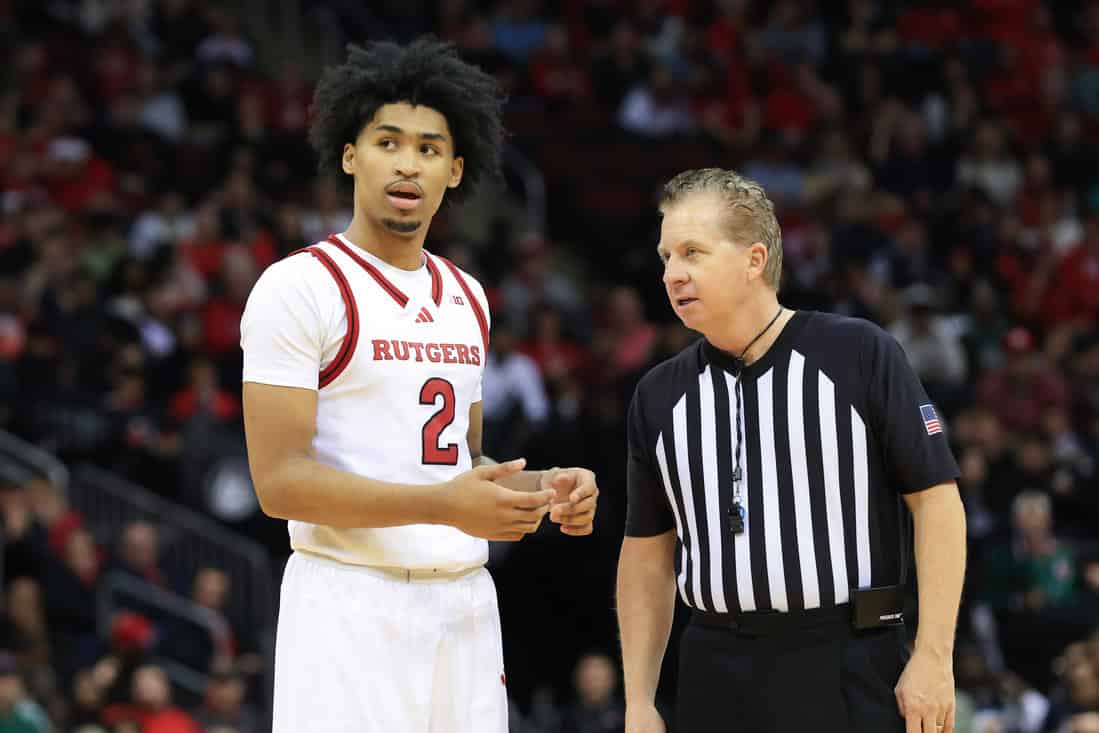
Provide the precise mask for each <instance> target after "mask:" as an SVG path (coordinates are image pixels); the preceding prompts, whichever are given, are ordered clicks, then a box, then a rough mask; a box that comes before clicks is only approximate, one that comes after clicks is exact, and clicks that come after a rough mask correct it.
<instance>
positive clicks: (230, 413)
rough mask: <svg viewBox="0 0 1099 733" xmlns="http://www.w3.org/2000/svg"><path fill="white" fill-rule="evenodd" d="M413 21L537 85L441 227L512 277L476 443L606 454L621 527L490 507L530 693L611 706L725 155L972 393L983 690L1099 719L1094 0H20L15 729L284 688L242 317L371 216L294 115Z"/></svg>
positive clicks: (973, 655)
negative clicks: (639, 392) (687, 222)
mask: <svg viewBox="0 0 1099 733" xmlns="http://www.w3.org/2000/svg"><path fill="white" fill-rule="evenodd" d="M423 32H433V33H435V34H437V35H439V36H441V37H442V38H445V39H449V40H452V41H454V42H455V43H456V44H457V45H458V46H459V47H460V49H461V52H462V54H463V55H464V56H465V57H466V58H468V59H470V60H472V61H475V62H477V63H478V64H481V65H482V66H483V67H484V68H486V69H488V70H489V71H491V72H492V73H493V74H495V75H496V76H497V77H498V78H499V79H500V81H501V82H502V84H503V85H504V87H505V88H506V90H507V92H508V94H509V98H510V101H509V103H508V105H507V124H508V128H509V130H510V133H511V138H510V140H509V142H508V147H507V152H506V156H505V157H506V180H505V181H503V182H501V183H500V185H498V186H496V187H494V188H489V189H486V190H485V191H483V192H482V194H481V195H480V196H479V197H478V198H477V199H476V200H474V201H472V202H471V203H469V204H468V205H465V206H463V207H462V208H445V209H444V211H443V212H442V214H441V215H440V216H439V217H438V218H437V220H436V221H435V223H434V225H433V227H432V229H431V234H430V236H429V241H428V247H429V248H431V249H433V250H434V251H438V252H440V253H443V254H446V255H447V256H449V257H451V258H453V259H454V260H455V261H457V262H458V263H460V264H461V265H462V266H463V267H465V268H466V269H468V270H470V271H471V272H474V273H476V275H477V276H478V277H479V278H481V280H482V282H483V283H484V284H485V285H486V288H487V290H488V292H489V294H490V298H491V300H492V306H493V311H494V316H495V327H494V333H493V360H492V363H491V366H490V370H489V371H490V373H489V374H488V375H487V378H486V385H485V421H486V449H487V452H488V453H490V454H491V455H494V456H496V457H500V458H503V457H511V456H517V455H525V456H526V457H527V458H528V459H529V461H530V463H531V464H533V465H535V466H542V465H561V464H565V465H568V464H577V465H585V466H590V467H592V468H593V469H595V470H596V471H597V473H598V476H599V483H600V485H601V487H602V496H601V505H600V511H599V515H598V517H597V523H596V532H595V534H594V535H593V536H591V537H588V538H583V539H573V538H568V537H564V536H562V535H560V534H559V533H558V532H557V531H556V529H555V528H554V527H553V526H551V525H547V526H546V527H544V528H543V530H542V531H540V532H539V533H537V534H536V535H534V536H531V537H529V538H527V539H526V540H524V541H523V542H521V543H519V544H516V545H499V546H494V547H493V553H492V562H491V564H492V568H493V571H494V574H495V577H496V581H497V584H498V587H499V594H500V602H501V612H502V616H503V624H504V631H505V648H506V662H507V674H508V686H509V691H510V692H511V695H512V697H513V700H514V703H515V705H514V711H513V730H514V731H522V732H524V733H558V732H560V733H565V732H568V733H573V732H575V733H595V732H597V731H600V732H602V731H607V732H609V731H616V730H621V729H622V717H621V714H622V707H621V701H620V698H619V690H620V686H619V684H618V679H619V670H618V669H617V666H616V660H617V637H616V629H615V623H614V616H613V592H612V585H613V577H614V570H615V564H616V556H617V551H618V547H619V544H620V542H621V536H622V526H623V516H624V491H623V481H624V466H625V441H624V424H623V423H624V417H625V412H626V405H627V403H628V400H629V398H630V395H631V393H632V389H633V386H634V384H635V382H636V380H637V379H638V377H639V376H640V375H641V374H642V373H644V371H645V370H646V369H647V368H648V367H650V366H652V365H653V364H655V363H656V362H658V361H659V360H661V359H663V358H666V357H667V356H669V355H671V354H673V353H675V352H676V351H677V350H679V349H680V348H682V347H683V346H684V345H685V344H687V343H689V342H690V340H691V339H692V338H694V336H693V335H692V334H690V333H689V332H687V331H685V330H684V329H683V328H682V327H681V326H680V325H679V324H678V323H677V322H676V321H675V320H674V318H673V317H672V314H671V312H670V309H669V307H668V305H667V303H666V301H665V298H664V294H663V289H662V286H661V282H660V272H661V268H660V264H659V260H658V258H657V256H656V253H655V251H654V248H655V245H656V242H657V237H658V225H659V222H658V220H657V218H656V216H655V209H654V201H655V193H656V191H657V190H658V188H659V186H660V185H661V183H662V182H663V181H665V180H666V179H667V178H668V177H669V176H670V175H671V174H673V173H675V172H677V171H679V170H681V169H685V168H690V167H699V166H724V167H734V168H737V169H738V170H740V171H741V172H743V173H745V174H747V175H749V176H751V177H753V178H755V179H757V180H758V181H760V182H761V183H763V185H764V186H765V187H766V189H767V191H768V192H769V193H770V195H771V196H772V198H773V199H774V200H775V201H776V203H777V208H778V213H779V217H780V221H781V225H782V228H783V234H784V237H783V239H784V248H785V261H786V269H785V275H784V279H783V285H782V291H781V300H782V302H783V303H784V304H785V305H787V306H790V307H796V308H814V309H822V310H828V311H833V312H839V313H846V314H850V315H854V316H859V317H863V318H868V319H871V320H873V321H876V322H878V323H880V324H881V325H882V326H884V327H886V328H888V329H889V330H890V331H891V332H892V333H893V334H894V335H895V336H896V337H897V338H898V340H900V342H901V343H902V344H903V345H904V347H905V349H906V352H907V353H908V355H909V357H910V359H911V361H912V363H913V365H914V366H915V368H916V370H917V371H918V373H919V374H920V376H921V377H922V379H923V380H924V382H925V384H926V386H927V388H928V390H929V391H930V393H931V394H932V396H933V398H934V399H935V401H936V402H937V403H938V404H939V406H940V408H941V412H942V413H943V414H944V415H945V416H946V425H947V428H948V432H949V437H950V440H951V442H952V444H953V446H954V448H955V451H956V454H957V456H958V459H959V462H960V463H961V466H962V470H963V478H962V481H961V487H962V492H963V496H964V499H965V504H966V508H967V513H968V524H969V539H970V563H969V573H968V576H967V585H966V592H965V598H964V607H963V610H962V615H961V619H960V624H959V639H958V644H957V659H956V678H957V684H958V690H959V716H958V727H957V728H956V730H958V731H960V733H970V732H975V731H980V732H982V733H992V732H993V731H997V732H1000V733H1012V732H1019V733H1035V732H1038V731H1052V732H1055V733H1081V732H1083V731H1099V635H1097V634H1096V628H1097V624H1099V552H1097V546H1096V545H1097V538H1099V531H1097V530H1099V483H1097V482H1099V473H1097V468H1096V467H1097V460H1099V323H1097V318H1096V317H1097V315H1099V176H1097V175H1096V171H1097V163H1099V147H1097V142H1099V3H1096V2H1094V1H1092V0H1066V1H1064V2H1061V1H1057V2H1054V1H1053V0H1049V1H1048V2H1040V1H1039V0H970V1H969V2H939V1H936V0H920V1H916V2H900V1H896V2H889V1H882V2H874V1H872V0H848V1H847V2H842V1H839V0H837V1H836V2H824V1H823V0H822V1H820V2H812V1H811V0H773V1H771V2H748V1H747V0H564V1H563V2H561V3H554V2H548V1H547V2H538V0H498V1H485V2H475V1H474V0H442V1H440V2H438V3H436V2H427V1H426V0H399V1H392V2H391V1H387V0H381V1H379V0H373V1H372V2H365V3H364V2H356V1H355V0H316V1H313V2H309V1H307V0H298V2H289V1H284V0H247V1H244V2H240V3H228V2H227V3H216V2H212V1H208V0H130V1H127V2H122V1H121V0H117V1H111V0H83V1H81V0H49V1H47V0H41V1H37V2H35V1H27V0H0V79H2V83H0V90H2V91H0V207H2V211H3V216H2V220H0V428H2V430H3V431H4V432H3V434H2V437H0V455H2V460H0V529H2V534H3V543H4V544H3V556H2V560H3V576H4V584H3V591H4V595H3V604H2V608H0V610H2V611H3V613H2V618H0V650H2V651H0V731H38V732H41V731H47V730H54V731H72V730H81V731H87V732H90V731H111V732H112V733H118V732H121V731H128V732H132V731H143V732H150V733H151V732H158V733H164V732H167V731H173V732H174V731H180V732H183V731H196V730H205V731H210V732H211V733H213V732H214V731H217V732H219V733H230V732H234V731H235V732H236V733H256V732H257V731H261V730H265V729H269V728H267V727H266V726H268V723H267V716H268V715H269V710H270V705H269V702H270V701H269V690H270V683H271V681H270V664H271V639H272V628H273V627H272V623H273V620H274V618H275V614H276V611H277V609H276V602H277V594H276V591H277V587H278V580H279V577H280V575H281V568H282V564H283V562H284V561H285V559H286V556H287V554H288V547H287V538H286V532H285V526H284V523H282V522H278V521H274V520H270V519H268V518H266V517H264V516H263V515H262V514H261V513H260V512H259V511H258V507H257V505H256V503H255V500H254V496H253V493H252V489H251V485H250V483H249V480H248V476H247V465H246V462H245V459H244V446H243V435H242V428H241V418H240V388H239V384H240V368H241V357H240V350H239V346H238V338H239V333H238V323H239V317H240V314H241V310H242V306H243V303H244V302H245V299H246V297H247V295H248V292H249V289H250V287H251V285H252V284H253V283H254V281H255V279H256V277H257V275H258V273H259V272H261V271H262V270H263V268H264V267H266V266H267V265H268V264H270V263H271V262H272V261H274V260H276V259H278V258H280V257H282V256H283V255H285V254H286V253H288V252H290V251H292V250H294V249H296V248H298V247H300V246H302V245H304V244H308V243H311V242H313V241H315V240H317V239H320V238H322V237H324V236H326V235H327V234H328V233H329V232H332V231H338V230H341V229H342V228H343V227H344V226H345V225H346V224H347V222H348V220H349V218H350V211H349V208H348V207H349V203H350V202H349V201H348V200H347V199H345V198H343V197H341V195H340V194H339V192H338V191H337V189H336V188H335V187H333V186H332V185H331V184H329V183H327V182H324V181H319V180H317V179H316V177H315V164H314V161H313V157H312V155H311V152H310V150H309V148H308V146H307V145H306V142H305V136H304V132H305V129H306V125H307V123H308V119H309V109H308V105H309V102H310V97H311V85H312V83H313V82H314V81H315V79H316V77H317V74H318V73H319V70H320V69H321V68H323V66H324V64H325V63H331V62H334V61H337V60H339V59H340V58H341V57H342V54H343V47H344V45H345V44H346V43H347V42H350V41H362V40H365V39H382V38H386V39H394V40H408V39H411V38H413V37H415V36H416V35H418V34H420V33H423ZM1020 496H1022V499H1019V500H1018V501H1017V497H1020ZM1042 497H1045V499H1043V498H1042ZM1047 507H1048V508H1050V509H1051V511H1050V514H1051V521H1047V513H1046V511H1045V508H1047ZM681 621H682V620H680V622H681ZM677 628H678V627H677ZM674 655H675V636H674V635H673V644H672V647H671V649H670V650H669V659H670V660H674ZM674 668H675V664H674V661H673V662H672V663H669V664H666V665H665V675H664V680H663V684H662V687H661V703H662V705H664V706H670V705H672V704H673V703H674V699H673V693H674V686H673V683H674ZM81 726H86V727H81Z"/></svg>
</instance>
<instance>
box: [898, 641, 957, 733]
mask: <svg viewBox="0 0 1099 733" xmlns="http://www.w3.org/2000/svg"><path fill="white" fill-rule="evenodd" d="M894 692H895V693H896V695H897V707H898V708H899V709H900V712H901V716H902V717H904V725H905V728H904V733H952V731H953V730H954V669H953V660H951V659H950V658H949V657H948V658H947V659H945V660H942V659H939V658H937V657H936V656H934V655H933V654H931V653H930V652H927V651H921V650H920V649H918V648H917V649H916V650H915V651H914V652H912V658H911V659H909V660H908V664H907V665H906V666H905V668H904V672H903V673H902V674H901V679H900V681H899V682H897V687H896V688H895V689H894Z"/></svg>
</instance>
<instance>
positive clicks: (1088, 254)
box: [1047, 211, 1099, 323]
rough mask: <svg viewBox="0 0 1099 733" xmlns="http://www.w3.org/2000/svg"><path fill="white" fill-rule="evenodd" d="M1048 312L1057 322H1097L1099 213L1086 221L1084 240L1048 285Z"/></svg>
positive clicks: (1072, 251) (1098, 300)
mask: <svg viewBox="0 0 1099 733" xmlns="http://www.w3.org/2000/svg"><path fill="white" fill-rule="evenodd" d="M1049 288H1050V290H1049V293H1048V296H1047V303H1048V304H1049V309H1048V312H1049V314H1050V316H1051V317H1052V318H1053V319H1054V322H1056V323H1094V322H1095V319H1096V314H1097V311H1099V211H1091V212H1089V213H1088V215H1087V217H1086V218H1085V220H1084V237H1083V239H1082V240H1081V241H1080V243H1079V244H1077V245H1076V246H1075V247H1074V248H1073V249H1071V250H1070V251H1069V252H1068V254H1067V255H1065V258H1064V259H1063V260H1061V264H1060V265H1059V266H1058V267H1057V274H1056V276H1055V277H1054V278H1053V281H1052V282H1051V283H1050V284H1049Z"/></svg>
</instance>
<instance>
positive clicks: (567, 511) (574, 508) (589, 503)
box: [552, 496, 595, 519]
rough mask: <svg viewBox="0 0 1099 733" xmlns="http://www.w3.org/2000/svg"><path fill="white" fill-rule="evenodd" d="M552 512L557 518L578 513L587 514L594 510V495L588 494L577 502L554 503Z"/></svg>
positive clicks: (573, 515)
mask: <svg viewBox="0 0 1099 733" xmlns="http://www.w3.org/2000/svg"><path fill="white" fill-rule="evenodd" d="M552 511H553V514H554V516H555V517H557V518H562V519H563V518H565V517H575V516H577V515H578V514H587V513H588V512H594V511H595V497H594V496H589V497H588V498H586V499H584V500H582V501H581V502H580V503H578V504H564V503H563V504H554V505H553V509H552Z"/></svg>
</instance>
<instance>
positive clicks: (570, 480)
mask: <svg viewBox="0 0 1099 733" xmlns="http://www.w3.org/2000/svg"><path fill="white" fill-rule="evenodd" d="M575 483H576V474H575V473H574V472H573V471H571V470H569V469H567V468H562V469H561V470H559V471H557V473H555V474H553V478H551V479H550V486H552V487H553V488H555V489H559V490H561V491H567V490H568V489H569V487H570V486H572V485H573V484H575Z"/></svg>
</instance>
